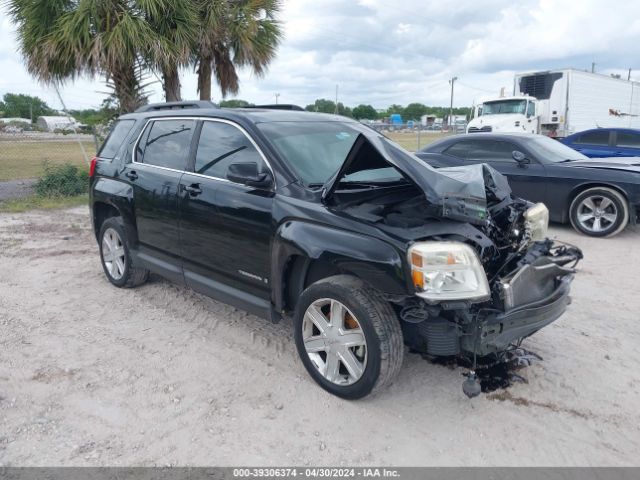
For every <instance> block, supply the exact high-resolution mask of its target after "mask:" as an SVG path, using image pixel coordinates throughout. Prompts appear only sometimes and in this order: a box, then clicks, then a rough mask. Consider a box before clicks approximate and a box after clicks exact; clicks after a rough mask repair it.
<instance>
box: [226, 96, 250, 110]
mask: <svg viewBox="0 0 640 480" xmlns="http://www.w3.org/2000/svg"><path fill="white" fill-rule="evenodd" d="M218 105H220V106H221V107H226V108H242V107H248V106H250V105H253V104H252V103H249V102H247V101H246V100H240V99H239V98H233V99H231V100H222V101H221V102H220V103H219V104H218Z"/></svg>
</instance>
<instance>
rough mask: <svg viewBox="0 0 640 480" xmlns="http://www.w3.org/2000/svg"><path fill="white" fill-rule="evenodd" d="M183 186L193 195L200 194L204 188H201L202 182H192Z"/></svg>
mask: <svg viewBox="0 0 640 480" xmlns="http://www.w3.org/2000/svg"><path fill="white" fill-rule="evenodd" d="M183 188H184V189H185V190H186V191H187V192H189V195H191V196H192V197H197V196H198V195H200V194H201V193H202V190H201V189H200V184H199V183H192V184H191V185H184V186H183Z"/></svg>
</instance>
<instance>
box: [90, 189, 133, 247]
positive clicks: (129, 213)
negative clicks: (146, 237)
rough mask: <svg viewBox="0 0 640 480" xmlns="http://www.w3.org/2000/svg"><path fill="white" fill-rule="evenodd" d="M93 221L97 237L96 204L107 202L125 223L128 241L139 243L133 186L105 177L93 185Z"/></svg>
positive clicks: (130, 243)
mask: <svg viewBox="0 0 640 480" xmlns="http://www.w3.org/2000/svg"><path fill="white" fill-rule="evenodd" d="M90 202H91V222H92V223H93V225H94V231H95V234H96V239H97V236H98V229H97V228H96V220H97V219H96V204H97V203H101V204H106V205H109V206H110V207H113V208H115V209H116V210H117V211H118V213H119V214H120V216H121V217H122V220H123V221H124V225H125V232H126V234H127V241H128V242H129V245H133V246H137V245H138V233H137V228H136V221H135V211H134V208H133V188H132V187H131V185H129V184H128V183H125V182H122V181H120V180H114V179H110V178H105V177H98V179H97V180H96V181H95V182H94V183H93V184H92V185H91V200H90Z"/></svg>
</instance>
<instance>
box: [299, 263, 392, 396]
mask: <svg viewBox="0 0 640 480" xmlns="http://www.w3.org/2000/svg"><path fill="white" fill-rule="evenodd" d="M320 299H332V300H337V301H338V302H340V303H342V304H343V305H344V306H346V307H347V309H348V310H349V311H350V312H352V313H353V315H354V316H355V318H356V319H357V322H358V323H359V325H360V328H361V330H362V333H364V337H365V339H366V350H367V360H366V366H365V368H364V371H363V373H362V376H361V377H360V378H359V380H357V381H356V382H355V383H352V384H350V385H337V384H336V383H333V382H331V381H329V380H327V379H326V378H324V376H323V375H322V374H321V373H320V371H319V370H318V369H317V368H316V366H315V365H314V364H313V362H312V361H311V359H310V358H309V354H308V353H307V351H306V349H305V346H304V341H303V323H304V315H305V312H306V311H307V309H308V308H309V306H310V305H311V304H312V303H314V302H316V301H318V300H320ZM294 329H295V331H294V335H295V341H296V347H297V349H298V354H299V355H300V358H301V360H302V363H303V364H304V366H305V368H306V369H307V371H308V372H309V374H310V375H311V377H312V378H313V379H314V380H315V381H316V382H317V383H318V384H319V385H320V386H321V387H322V388H324V389H325V390H326V391H328V392H330V393H332V394H334V395H336V396H338V397H341V398H345V399H349V400H354V399H358V398H362V397H364V396H366V395H368V394H370V393H372V392H374V391H375V392H377V391H380V390H382V389H383V388H384V387H386V386H387V385H389V384H390V383H391V382H392V380H393V379H394V378H395V377H396V375H397V373H398V371H399V370H400V367H401V366H402V360H403V357H404V342H403V338H402V330H401V328H400V322H399V320H398V318H397V315H396V313H395V312H394V310H393V309H392V308H391V305H390V304H389V303H388V302H386V301H384V300H382V299H381V298H380V295H379V294H378V293H377V292H376V291H375V290H374V289H372V288H370V287H368V286H367V285H366V284H365V283H364V282H362V281H361V280H360V279H358V278H356V277H353V276H350V275H335V276H333V277H329V278H325V279H323V280H319V281H318V282H316V283H314V284H312V285H311V286H309V287H308V288H307V289H306V290H305V291H304V292H303V293H302V295H301V296H300V299H299V300H298V302H297V305H296V310H295V314H294Z"/></svg>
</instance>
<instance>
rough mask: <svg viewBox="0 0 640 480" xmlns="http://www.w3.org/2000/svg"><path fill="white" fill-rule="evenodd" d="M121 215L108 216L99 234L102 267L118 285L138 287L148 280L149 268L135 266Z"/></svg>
mask: <svg viewBox="0 0 640 480" xmlns="http://www.w3.org/2000/svg"><path fill="white" fill-rule="evenodd" d="M126 238H127V237H126V235H125V232H124V224H123V222H122V218H120V217H110V218H107V219H106V220H105V221H104V223H103V224H102V226H101V227H100V233H99V235H98V239H99V245H100V259H101V260H102V268H103V269H104V273H105V275H106V276H107V278H108V279H109V281H110V282H111V283H112V284H114V285H115V286H116V287H125V288H131V287H137V286H138V285H141V284H143V283H144V282H146V281H147V278H148V277H149V270H146V269H144V268H134V267H133V264H132V262H131V252H130V250H129V245H127V241H126Z"/></svg>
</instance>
